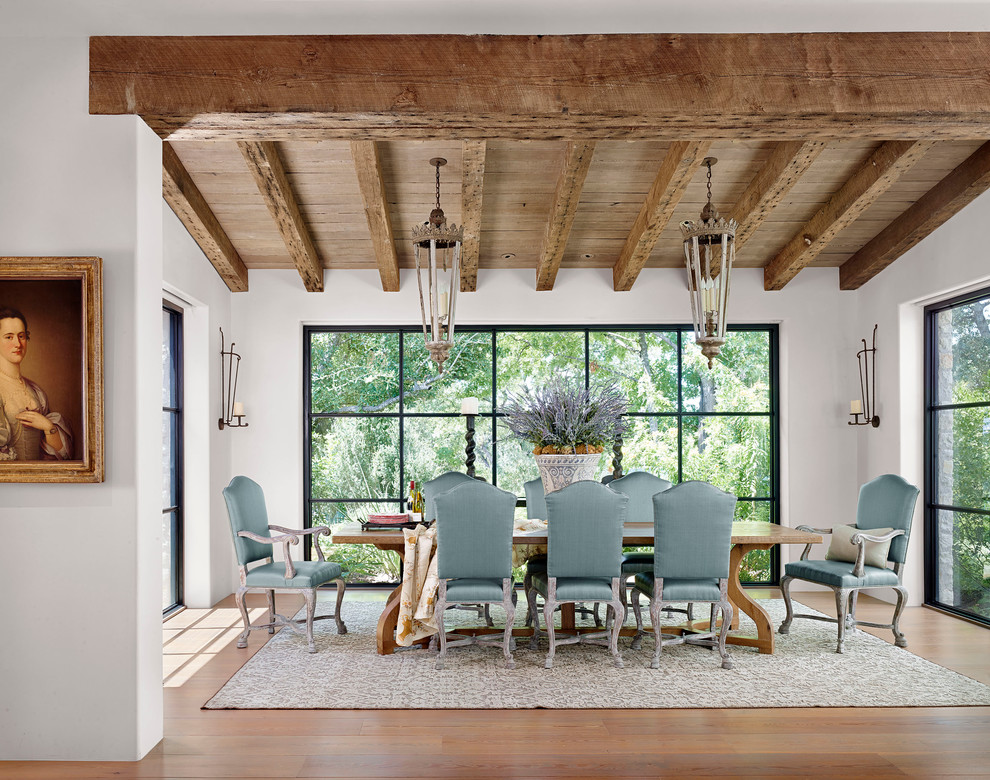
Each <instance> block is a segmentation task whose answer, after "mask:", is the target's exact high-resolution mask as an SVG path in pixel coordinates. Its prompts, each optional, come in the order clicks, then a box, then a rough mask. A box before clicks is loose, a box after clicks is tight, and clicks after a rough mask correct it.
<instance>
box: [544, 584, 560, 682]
mask: <svg viewBox="0 0 990 780" xmlns="http://www.w3.org/2000/svg"><path fill="white" fill-rule="evenodd" d="M556 608H557V604H556V603H555V602H554V600H553V597H552V596H551V595H549V594H548V595H547V597H546V598H545V599H544V600H543V619H544V620H545V621H546V624H547V639H549V640H550V649H549V650H547V660H546V661H545V662H544V664H543V665H544V667H545V668H547V669H552V668H553V656H554V654H555V653H556V652H557V647H556V645H555V643H554V640H555V637H554V628H553V611H554V610H555V609H556Z"/></svg>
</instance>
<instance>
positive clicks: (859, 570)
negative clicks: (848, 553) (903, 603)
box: [849, 528, 904, 577]
mask: <svg viewBox="0 0 990 780" xmlns="http://www.w3.org/2000/svg"><path fill="white" fill-rule="evenodd" d="M895 536H904V531H903V529H900V528H897V529H895V530H893V531H891V532H890V533H886V534H884V535H883V536H870V534H864V533H862V532H857V533H854V534H853V535H852V536H851V537H849V541H850V542H852V543H853V544H855V545H856V546H858V547H859V550H858V551H857V553H856V564H855V565H854V566H853V571H852V573H853V576H855V577H862V576H863V572H864V571H865V566H866V543H867V542H886V541H887V540H889V539H893V538H894V537H895Z"/></svg>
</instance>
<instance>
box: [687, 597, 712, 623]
mask: <svg viewBox="0 0 990 780" xmlns="http://www.w3.org/2000/svg"><path fill="white" fill-rule="evenodd" d="M713 609H714V607H713ZM687 619H688V622H691V621H692V620H694V604H693V603H692V602H690V601H689V602H688V605H687Z"/></svg>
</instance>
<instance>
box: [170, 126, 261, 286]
mask: <svg viewBox="0 0 990 780" xmlns="http://www.w3.org/2000/svg"><path fill="white" fill-rule="evenodd" d="M162 196H163V197H164V198H165V202H166V203H168V205H169V206H170V207H171V208H172V211H174V212H175V215H176V216H177V217H178V218H179V219H180V220H181V221H182V224H183V225H185V226H186V230H188V231H189V235H191V236H192V237H193V240H194V241H195V242H196V243H197V244H199V248H200V249H202V250H203V254H204V255H206V257H207V259H208V260H209V261H210V262H211V263H212V264H213V267H214V268H216V269H217V273H218V274H220V278H221V279H223V282H224V284H226V285H227V287H229V288H230V290H231V292H246V291H247V288H248V270H247V266H245V265H244V262H243V261H242V260H241V257H240V255H239V254H237V250H236V249H234V245H233V244H231V243H230V239H229V238H228V237H227V233H226V232H225V231H224V229H223V228H222V227H221V226H220V222H219V221H218V220H217V218H216V215H215V214H214V213H213V209H211V208H210V207H209V205H208V204H207V202H206V199H205V198H204V197H203V194H202V193H201V192H200V191H199V187H197V186H196V184H195V183H194V182H193V180H192V178H191V177H190V176H189V172H188V171H187V170H186V167H185V166H184V165H183V164H182V160H180V159H179V156H178V155H177V154H176V153H175V150H174V149H173V148H172V147H171V145H169V144H167V143H166V144H162Z"/></svg>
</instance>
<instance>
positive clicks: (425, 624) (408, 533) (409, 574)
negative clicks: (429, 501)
mask: <svg viewBox="0 0 990 780" xmlns="http://www.w3.org/2000/svg"><path fill="white" fill-rule="evenodd" d="M402 536H403V538H404V539H405V543H406V547H405V552H404V554H403V571H402V591H401V595H400V601H399V624H398V627H397V628H396V632H395V641H396V643H397V644H399V645H401V646H402V647H409V646H410V645H412V644H414V643H415V642H417V641H419V640H420V639H423V638H424V637H428V636H431V635H433V634H435V633H437V622H436V618H435V617H434V614H433V613H434V607H435V605H436V600H437V587H438V585H439V581H438V578H437V555H436V549H437V547H436V538H437V529H436V527H433V528H427V527H425V526H422V525H419V526H416V527H415V528H412V529H409V528H406V529H403V531H402Z"/></svg>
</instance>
